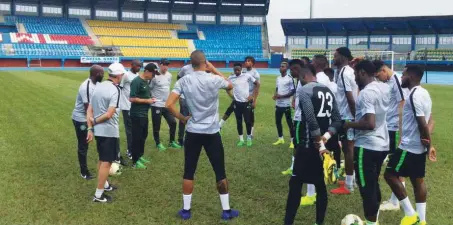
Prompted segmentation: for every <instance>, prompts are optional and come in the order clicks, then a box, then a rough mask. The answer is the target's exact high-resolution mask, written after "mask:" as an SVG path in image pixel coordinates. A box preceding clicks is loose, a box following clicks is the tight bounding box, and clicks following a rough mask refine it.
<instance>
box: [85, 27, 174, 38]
mask: <svg viewBox="0 0 453 225" xmlns="http://www.w3.org/2000/svg"><path fill="white" fill-rule="evenodd" d="M91 29H92V30H93V32H94V34H95V35H97V36H120V37H159V38H171V32H170V31H168V30H146V29H125V28H113V27H92V28H91Z"/></svg>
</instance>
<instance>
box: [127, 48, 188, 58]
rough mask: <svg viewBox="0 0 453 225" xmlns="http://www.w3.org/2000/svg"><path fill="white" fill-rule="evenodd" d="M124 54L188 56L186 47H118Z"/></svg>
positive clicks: (156, 56)
mask: <svg viewBox="0 0 453 225" xmlns="http://www.w3.org/2000/svg"><path fill="white" fill-rule="evenodd" d="M120 50H121V52H122V53H123V55H124V56H129V57H151V58H162V57H165V58H188V57H189V56H190V52H189V49H187V48H136V47H120Z"/></svg>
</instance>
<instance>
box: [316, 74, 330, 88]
mask: <svg viewBox="0 0 453 225" xmlns="http://www.w3.org/2000/svg"><path fill="white" fill-rule="evenodd" d="M316 81H317V82H318V83H320V84H324V85H325V86H327V85H328V84H329V83H330V79H329V77H328V76H327V75H326V74H325V73H324V72H319V73H317V74H316Z"/></svg>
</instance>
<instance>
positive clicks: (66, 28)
mask: <svg viewBox="0 0 453 225" xmlns="http://www.w3.org/2000/svg"><path fill="white" fill-rule="evenodd" d="M5 21H6V22H8V23H16V22H17V23H23V24H24V26H25V29H26V30H27V32H28V33H42V34H72V35H87V32H86V31H85V29H84V28H83V26H82V23H81V22H80V20H79V19H75V18H69V19H65V18H55V17H34V16H6V17H5Z"/></svg>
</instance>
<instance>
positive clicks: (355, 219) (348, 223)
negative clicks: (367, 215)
mask: <svg viewBox="0 0 453 225" xmlns="http://www.w3.org/2000/svg"><path fill="white" fill-rule="evenodd" d="M341 225H364V223H363V221H362V219H360V217H359V216H357V215H354V214H349V215H347V216H345V217H344V218H343V220H341Z"/></svg>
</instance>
